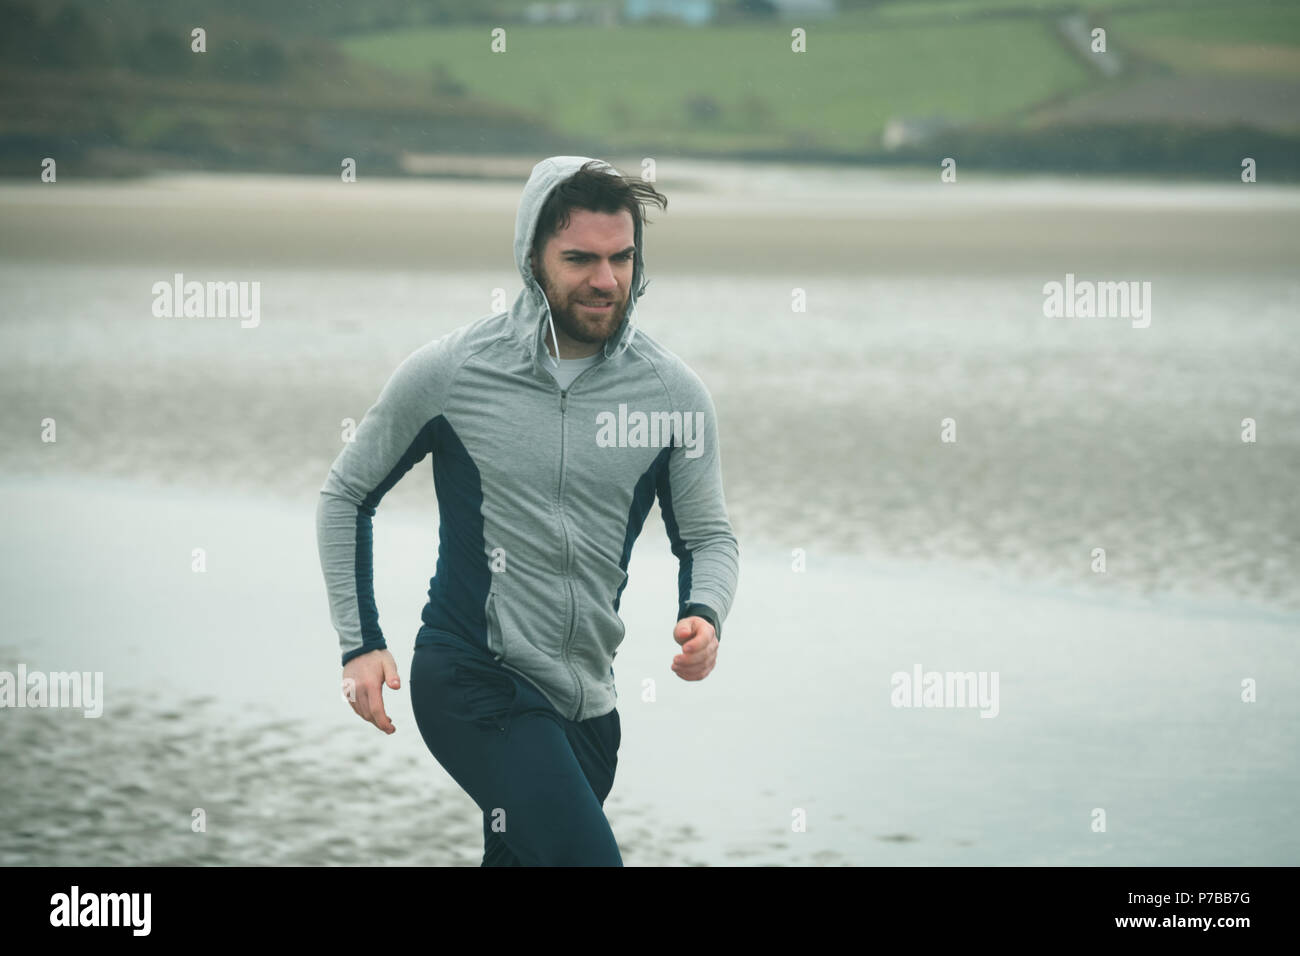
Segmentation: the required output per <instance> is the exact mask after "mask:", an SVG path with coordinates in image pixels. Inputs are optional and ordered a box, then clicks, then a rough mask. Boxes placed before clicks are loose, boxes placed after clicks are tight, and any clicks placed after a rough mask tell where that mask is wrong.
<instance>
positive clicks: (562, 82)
mask: <svg viewBox="0 0 1300 956" xmlns="http://www.w3.org/2000/svg"><path fill="white" fill-rule="evenodd" d="M807 30H808V40H807V50H808V52H806V53H793V52H791V50H790V42H791V41H790V36H789V28H788V27H787V26H784V25H775V24H774V25H771V26H764V27H759V26H736V27H729V28H722V27H718V28H689V27H680V28H678V27H662V26H656V27H623V28H620V29H619V30H618V31H608V30H603V29H600V28H598V27H578V26H564V27H560V26H554V27H545V26H526V25H519V26H513V27H508V28H507V49H506V52H505V53H492V52H491V51H490V47H489V34H488V31H487V30H486V29H483V28H459V29H453V30H418V31H404V32H396V33H382V34H372V35H368V36H361V37H355V38H351V39H347V40H345V41H343V48H344V50H345V51H346V52H348V53H349V54H350V55H352V56H355V57H357V58H358V59H360V60H362V61H364V62H368V63H372V64H376V65H379V64H382V65H383V66H385V67H386V68H388V69H391V70H398V71H405V72H408V73H409V74H411V75H412V76H429V75H431V71H432V70H433V69H434V66H435V64H437V65H438V66H439V67H440V68H441V69H442V70H444V71H446V73H447V74H448V75H449V76H450V77H451V78H453V79H454V80H455V82H457V83H459V84H460V85H462V86H463V87H464V88H465V89H466V90H467V91H468V92H469V94H470V95H471V96H473V97H475V98H478V99H484V100H489V101H496V102H502V103H510V104H512V105H515V106H518V107H523V108H529V109H533V110H536V111H537V112H538V113H540V114H543V115H544V116H545V117H546V118H547V120H548V121H549V122H550V123H551V125H553V126H554V127H555V128H556V129H558V130H559V131H561V132H568V133H571V134H574V135H588V136H590V135H598V136H599V137H600V138H601V139H604V140H607V141H609V142H611V143H613V144H615V145H617V146H634V145H637V144H642V143H651V142H655V143H659V142H664V141H668V142H670V143H673V144H676V145H678V146H680V147H695V148H703V149H727V148H753V147H761V146H767V147H771V148H774V149H780V148H792V147H808V148H820V149H834V150H843V151H846V152H850V151H854V150H861V149H864V148H868V149H872V150H874V149H876V148H877V147H878V144H879V142H880V134H881V131H882V129H883V128H884V125H885V123H886V121H887V120H888V119H889V118H890V117H892V116H899V115H905V116H906V115H938V114H942V115H945V116H950V117H954V118H962V119H987V118H992V117H997V116H1002V115H1006V114H1008V113H1013V112H1015V111H1017V110H1020V109H1023V108H1025V107H1028V106H1030V105H1032V104H1034V103H1036V102H1039V101H1042V100H1046V99H1049V98H1053V97H1059V96H1062V95H1068V94H1070V93H1072V92H1075V91H1079V90H1082V89H1085V88H1086V87H1087V86H1088V85H1089V84H1090V83H1091V82H1092V78H1091V77H1090V76H1089V74H1088V72H1087V70H1086V69H1085V67H1084V66H1082V65H1081V64H1080V63H1079V62H1078V61H1077V60H1076V59H1075V58H1074V57H1072V56H1071V55H1070V54H1069V53H1068V51H1066V50H1065V49H1064V48H1062V46H1061V45H1060V44H1059V43H1057V42H1056V41H1055V39H1054V38H1053V36H1052V34H1051V28H1050V26H1049V25H1048V24H1047V23H1045V22H1043V21H1041V20H1037V19H1017V20H997V21H984V22H979V23H973V24H969V25H965V24H962V25H951V26H948V25H940V26H933V25H928V26H923V27H921V26H918V27H901V28H891V29H888V30H873V29H870V28H868V27H865V26H861V25H858V26H852V27H847V26H845V25H843V24H839V25H836V24H824V25H817V24H811V25H809V27H808V28H807Z"/></svg>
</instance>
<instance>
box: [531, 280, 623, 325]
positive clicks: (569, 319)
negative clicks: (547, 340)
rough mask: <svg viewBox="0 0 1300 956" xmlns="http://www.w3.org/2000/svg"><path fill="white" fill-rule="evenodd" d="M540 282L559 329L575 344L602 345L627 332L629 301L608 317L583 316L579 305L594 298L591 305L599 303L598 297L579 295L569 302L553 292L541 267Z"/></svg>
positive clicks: (616, 305)
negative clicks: (625, 330) (595, 302)
mask: <svg viewBox="0 0 1300 956" xmlns="http://www.w3.org/2000/svg"><path fill="white" fill-rule="evenodd" d="M536 273H537V281H538V282H539V283H540V284H541V286H542V291H543V292H544V293H545V294H546V301H547V302H549V303H550V306H551V318H552V319H553V320H554V321H555V327H556V328H557V329H559V331H561V332H563V333H564V334H565V335H567V336H568V337H569V338H570V339H572V340H573V341H575V342H585V343H587V344H589V345H590V344H599V343H602V342H605V341H606V340H608V339H611V338H617V337H618V334H619V333H620V332H621V331H622V330H623V324H624V323H625V322H626V321H627V305H628V299H627V297H624V298H623V300H622V301H621V302H620V301H615V303H614V307H613V308H612V309H610V310H609V314H608V315H603V316H602V315H595V314H592V313H587V312H582V313H580V312H579V308H580V305H579V303H580V302H581V301H583V300H585V299H588V298H590V299H591V301H593V302H594V301H598V300H599V297H598V296H590V297H589V296H588V295H586V294H578V293H575V294H573V295H571V296H569V297H567V298H564V297H562V296H560V295H559V293H557V292H556V291H555V290H554V289H552V288H551V283H550V282H549V280H548V279H547V277H546V272H545V270H544V269H542V268H541V267H540V266H539V267H538V268H537V270H536Z"/></svg>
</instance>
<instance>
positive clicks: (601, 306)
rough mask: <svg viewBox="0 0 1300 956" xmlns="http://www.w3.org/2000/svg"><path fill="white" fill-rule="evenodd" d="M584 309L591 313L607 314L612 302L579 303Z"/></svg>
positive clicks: (612, 305)
mask: <svg viewBox="0 0 1300 956" xmlns="http://www.w3.org/2000/svg"><path fill="white" fill-rule="evenodd" d="M578 304H579V305H581V306H582V307H583V308H584V309H591V311H593V312H608V311H609V310H610V309H612V308H613V307H614V303H613V302H579V303H578Z"/></svg>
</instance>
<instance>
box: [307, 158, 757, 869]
mask: <svg viewBox="0 0 1300 956" xmlns="http://www.w3.org/2000/svg"><path fill="white" fill-rule="evenodd" d="M643 202H656V203H658V204H659V205H660V206H661V207H662V208H665V209H666V208H667V199H666V197H664V196H662V195H661V194H659V193H658V192H656V191H655V190H654V188H653V187H652V186H649V185H648V184H646V183H644V182H641V181H640V180H637V179H633V178H625V177H623V176H620V175H619V174H618V173H617V171H616V170H614V169H613V167H612V166H610V165H609V164H607V163H604V162H602V161H599V160H589V159H587V158H586V157H582V156H553V157H551V158H549V159H545V160H543V161H542V162H540V163H538V164H537V165H536V166H535V167H534V168H533V171H532V175H531V176H530V177H529V179H528V183H527V185H526V186H525V187H524V193H523V197H522V198H521V200H520V203H519V213H518V216H517V219H516V223H515V243H514V251H515V263H516V265H517V266H518V268H519V274H520V276H521V277H522V279H523V284H524V287H523V290H522V291H521V292H520V293H519V295H518V297H517V298H516V299H515V302H514V304H513V305H512V306H511V307H510V310H509V311H508V312H505V313H498V314H496V315H492V316H487V317H484V318H481V319H479V320H477V321H475V322H472V323H470V324H468V325H465V326H462V327H460V328H458V329H456V330H455V331H453V332H450V333H448V334H447V335H444V336H443V337H441V338H439V339H437V340H435V341H433V342H430V343H428V344H427V345H425V346H423V347H422V348H420V349H417V350H416V351H415V352H414V353H412V355H411V356H409V357H408V358H407V359H406V360H405V361H403V362H402V364H401V365H400V366H399V367H398V369H397V371H396V372H395V373H394V374H393V377H392V378H391V379H390V380H389V382H388V384H387V385H386V386H385V387H384V389H383V391H382V392H381V394H380V396H379V399H378V401H377V402H376V404H375V405H374V407H373V408H371V409H370V410H369V411H368V412H367V413H366V415H365V418H364V419H363V420H362V422H361V424H360V425H359V426H358V428H357V431H356V435H355V440H354V441H353V442H352V443H350V444H348V445H347V446H345V448H344V450H343V451H342V453H340V455H339V456H338V459H337V460H336V461H335V462H334V465H333V466H332V467H331V469H330V473H329V477H328V478H327V479H326V482H325V485H324V487H323V488H322V489H321V497H320V502H319V507H318V509H317V534H318V540H319V545H320V557H321V567H322V569H323V571H324V574H325V580H326V585H327V588H328V591H329V597H330V608H331V615H332V618H333V622H334V626H335V628H336V629H337V631H338V634H339V641H340V646H341V648H342V652H343V665H344V667H343V676H344V681H345V686H348V687H351V688H353V689H354V693H355V700H354V701H353V703H352V707H353V710H355V711H356V712H357V713H358V714H359V715H360V716H361V717H362V718H364V719H366V720H369V721H370V722H372V723H373V724H375V726H376V727H378V728H379V729H380V730H383V731H384V732H385V733H393V732H394V729H395V728H394V727H393V724H392V721H390V720H389V719H388V716H387V714H386V713H385V712H384V706H383V701H382V693H383V686H384V685H385V684H387V686H388V687H390V688H392V689H397V688H398V687H399V686H400V681H399V679H398V676H397V668H396V665H395V664H394V662H393V658H392V655H391V654H390V653H389V652H388V650H387V645H386V643H385V641H384V637H383V634H382V633H381V631H380V629H379V619H378V611H377V609H376V607H375V601H374V590H373V579H372V564H371V521H370V519H371V518H372V517H373V516H374V513H375V507H376V506H377V505H378V503H379V500H380V499H381V498H382V497H383V496H384V494H385V493H387V491H388V490H389V489H390V488H391V487H392V486H393V485H394V484H395V483H396V482H397V481H398V479H399V478H401V476H402V475H403V474H405V473H406V472H407V471H408V470H409V469H410V468H411V467H412V466H414V465H415V464H416V463H417V462H419V461H421V460H422V459H423V458H424V456H425V455H429V454H431V455H432V458H433V479H434V486H435V489H436V493H437V498H438V512H439V522H440V526H439V532H438V560H437V565H436V568H435V573H434V576H433V579H432V580H431V581H430V583H429V601H428V603H427V604H426V605H425V608H424V612H423V614H422V618H423V626H422V627H421V628H420V629H419V632H418V634H417V635H416V639H415V654H414V657H413V659H412V663H411V704H412V709H413V711H414V713H415V718H416V723H417V724H418V725H419V729H420V733H421V735H422V736H423V738H424V740H425V743H426V744H427V745H428V747H429V750H430V751H431V752H432V753H433V755H434V757H435V758H436V759H437V760H438V762H439V763H440V764H442V766H443V767H444V768H445V769H446V770H447V772H448V773H449V774H450V775H451V776H452V778H453V779H455V780H456V782H457V783H458V784H460V785H461V786H462V787H464V788H465V790H466V792H467V793H469V795H470V796H471V797H472V798H473V799H474V801H475V803H477V804H478V806H479V808H480V809H481V810H482V811H483V837H484V856H483V865H484V866H489V865H556V864H569V865H574V864H585V865H613V866H619V865H622V858H621V857H620V855H619V851H618V845H617V843H616V842H615V840H614V836H613V833H612V831H611V830H610V827H609V823H608V821H607V820H606V818H605V815H604V812H603V809H602V808H603V805H604V801H605V797H606V796H607V795H608V793H609V790H610V788H611V787H612V785H613V780H614V769H615V766H616V764H617V756H618V745H619V741H620V736H621V732H620V724H619V715H618V710H617V708H616V707H615V704H616V691H615V688H614V671H613V666H612V661H613V658H614V655H615V654H616V653H617V649H618V646H619V644H620V643H622V640H623V635H624V627H623V622H622V620H621V619H620V618H619V614H618V607H619V599H620V597H621V596H622V593H623V588H624V586H625V585H626V584H627V566H628V560H629V558H630V556H631V552H632V545H633V543H634V542H635V541H636V538H637V535H638V534H639V533H640V531H641V527H642V523H643V522H644V520H645V517H646V515H647V514H648V513H649V510H650V507H651V505H652V503H653V502H654V499H655V497H656V495H657V496H658V498H659V502H660V511H661V513H662V515H663V518H664V523H665V526H666V528H667V531H668V535H669V539H670V542H671V546H672V551H673V553H674V554H675V555H676V556H677V558H678V561H679V573H678V580H677V584H678V605H677V608H676V612H677V613H676V617H675V618H674V620H676V621H677V624H676V627H675V628H674V630H673V638H674V639H675V640H676V642H677V643H678V644H680V645H681V647H680V653H679V654H677V655H676V656H675V657H674V658H673V661H672V670H673V671H674V672H675V673H676V674H677V675H678V676H679V677H681V678H682V679H683V680H701V679H703V678H704V677H706V676H707V675H708V674H709V673H710V672H711V671H712V670H713V667H714V664H715V661H716V655H717V648H718V644H719V640H720V638H721V627H722V623H723V621H724V620H725V618H726V616H727V613H728V611H729V610H730V608H731V603H732V599H733V597H734V594H735V589H736V584H737V580H738V577H739V549H738V546H737V542H736V538H735V536H734V534H733V533H732V529H731V525H730V523H729V521H728V518H727V512H726V505H725V501H724V498H723V494H722V469H721V459H720V457H719V449H718V431H717V421H716V417H715V415H714V408H713V402H712V399H711V397H710V396H709V393H708V391H707V389H706V388H705V387H704V385H703V383H702V382H701V381H700V380H699V378H698V377H697V376H696V375H695V373H694V372H692V371H691V370H690V369H689V368H688V367H687V366H686V365H685V364H684V363H683V362H682V361H681V360H680V359H679V358H677V357H676V356H675V355H673V354H672V353H671V352H669V351H668V350H667V349H665V348H664V347H663V346H661V345H659V344H658V343H656V342H655V341H654V340H653V339H651V338H650V337H649V336H648V335H646V334H645V333H644V332H641V331H639V330H638V329H637V328H636V326H635V315H636V302H637V299H638V298H639V297H640V294H641V293H642V292H643V291H644V288H645V279H644V268H645V267H644V258H643V255H642V220H643V216H642V203H643ZM656 426H658V427H656Z"/></svg>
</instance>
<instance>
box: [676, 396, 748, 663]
mask: <svg viewBox="0 0 1300 956" xmlns="http://www.w3.org/2000/svg"><path fill="white" fill-rule="evenodd" d="M689 383H690V385H691V387H690V388H689V389H688V392H687V394H688V395H690V396H691V398H690V400H688V401H687V402H685V403H684V404H683V405H681V406H679V407H681V409H682V411H683V412H684V413H685V414H684V415H683V418H684V419H685V417H686V415H689V416H690V418H691V421H692V424H693V425H694V424H695V423H699V425H700V426H701V427H700V428H699V429H698V430H696V429H695V428H692V430H691V432H690V433H689V434H685V428H683V433H684V434H683V439H684V441H683V442H681V443H678V444H677V445H676V446H675V447H674V448H673V449H672V451H671V452H670V453H669V456H668V466H667V467H666V468H665V469H663V470H662V471H661V472H660V476H659V481H658V485H657V489H656V490H657V493H658V495H659V510H660V512H661V513H662V514H663V519H664V526H665V528H666V529H667V531H668V540H669V542H670V543H671V545H672V551H673V554H674V555H676V556H677V562H678V572H677V600H678V606H677V620H679V621H680V620H681V619H682V618H684V617H692V616H698V617H702V618H704V619H705V620H706V621H708V622H709V623H710V624H712V625H713V628H714V630H715V631H717V634H718V640H722V622H723V621H724V620H725V619H726V617H727V614H728V613H729V612H730V610H731V602H732V600H733V598H734V597H735V593H736V585H737V583H738V580H739V577H740V548H739V545H738V544H737V542H736V536H735V534H733V533H732V530H731V522H730V521H729V520H728V518H727V505H726V500H725V498H724V496H723V493H722V455H721V451H720V449H719V447H718V419H717V413H716V412H715V410H714V407H713V399H712V397H711V396H710V395H709V392H708V389H706V388H705V387H704V383H703V382H701V381H700V380H699V379H698V378H696V377H695V376H694V374H693V373H691V375H690V377H689ZM696 412H700V413H702V414H701V415H697V414H696Z"/></svg>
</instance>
